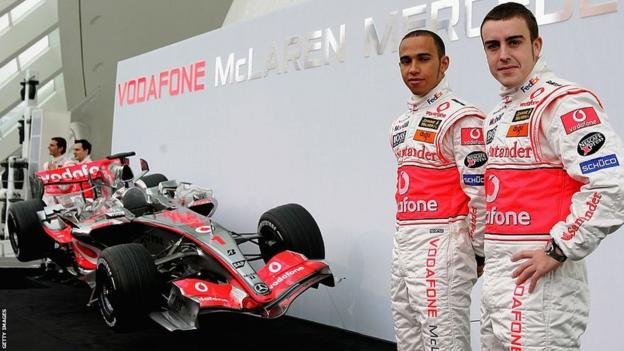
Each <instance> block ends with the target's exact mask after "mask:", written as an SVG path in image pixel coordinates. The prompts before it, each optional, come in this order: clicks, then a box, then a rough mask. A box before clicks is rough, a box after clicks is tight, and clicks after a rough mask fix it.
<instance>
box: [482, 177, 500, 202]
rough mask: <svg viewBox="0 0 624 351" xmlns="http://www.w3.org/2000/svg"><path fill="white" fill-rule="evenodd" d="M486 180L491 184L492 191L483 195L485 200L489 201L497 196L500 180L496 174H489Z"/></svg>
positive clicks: (492, 200)
mask: <svg viewBox="0 0 624 351" xmlns="http://www.w3.org/2000/svg"><path fill="white" fill-rule="evenodd" d="M488 182H489V183H490V184H492V188H491V190H492V192H490V193H488V194H486V195H485V201H487V202H488V203H490V202H494V200H496V198H497V197H498V191H499V190H500V180H498V177H497V176H495V175H493V174H490V176H489V177H488Z"/></svg>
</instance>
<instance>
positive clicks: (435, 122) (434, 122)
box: [418, 117, 442, 129]
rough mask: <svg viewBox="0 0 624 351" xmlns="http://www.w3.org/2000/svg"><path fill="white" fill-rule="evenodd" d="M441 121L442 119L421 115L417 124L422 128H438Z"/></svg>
mask: <svg viewBox="0 0 624 351" xmlns="http://www.w3.org/2000/svg"><path fill="white" fill-rule="evenodd" d="M441 122H442V121H441V120H439V119H433V118H427V117H423V119H421V120H420V123H418V126H419V127H423V128H430V129H438V128H439V127H440V123H441Z"/></svg>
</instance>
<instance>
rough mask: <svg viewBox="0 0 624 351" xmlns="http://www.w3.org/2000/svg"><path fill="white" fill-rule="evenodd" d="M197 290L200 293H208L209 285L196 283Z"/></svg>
mask: <svg viewBox="0 0 624 351" xmlns="http://www.w3.org/2000/svg"><path fill="white" fill-rule="evenodd" d="M195 290H197V291H199V292H206V291H208V285H206V284H204V283H202V282H197V283H195Z"/></svg>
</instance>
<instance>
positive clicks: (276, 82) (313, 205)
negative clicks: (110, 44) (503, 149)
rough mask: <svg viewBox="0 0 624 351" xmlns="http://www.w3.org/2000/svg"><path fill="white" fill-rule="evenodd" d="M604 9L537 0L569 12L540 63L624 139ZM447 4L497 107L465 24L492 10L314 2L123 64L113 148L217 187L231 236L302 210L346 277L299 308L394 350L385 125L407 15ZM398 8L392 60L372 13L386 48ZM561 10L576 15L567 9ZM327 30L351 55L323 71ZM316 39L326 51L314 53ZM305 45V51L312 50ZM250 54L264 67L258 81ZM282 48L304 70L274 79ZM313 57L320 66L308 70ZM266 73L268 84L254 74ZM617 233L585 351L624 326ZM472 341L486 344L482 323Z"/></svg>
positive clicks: (616, 49) (473, 76)
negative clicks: (187, 71) (182, 80)
mask: <svg viewBox="0 0 624 351" xmlns="http://www.w3.org/2000/svg"><path fill="white" fill-rule="evenodd" d="M596 2H597V1H593V0H592V1H581V0H548V1H545V0H531V1H529V2H528V3H529V4H530V8H531V9H534V10H535V8H536V5H538V4H544V3H546V6H545V11H544V12H545V14H546V15H540V16H538V17H539V18H540V19H541V20H549V19H550V20H551V21H553V20H555V21H556V17H553V16H549V15H548V14H551V13H553V12H559V11H560V10H562V9H565V8H566V7H565V6H564V5H570V7H569V9H570V11H571V12H570V18H569V19H568V20H565V21H559V22H557V23H552V24H549V25H545V26H542V28H541V30H542V34H543V36H544V38H545V48H544V54H545V56H546V58H547V61H548V62H549V63H550V65H551V66H552V67H554V68H555V69H556V71H557V72H558V73H559V74H560V75H561V76H563V77H566V78H568V79H571V80H574V81H577V82H579V83H581V84H583V85H586V86H588V87H590V88H592V89H594V90H595V91H596V92H597V94H598V95H599V96H600V97H601V98H602V100H603V102H604V103H605V105H606V106H607V111H608V113H609V114H610V115H611V118H612V123H613V125H614V126H615V128H616V129H617V130H618V131H619V132H620V134H622V135H624V122H623V121H622V120H621V119H618V114H617V113H618V112H619V111H623V110H624V101H623V100H622V99H621V98H620V96H621V93H620V90H619V89H618V88H617V86H618V83H619V81H620V80H621V79H622V77H624V66H622V65H621V64H620V62H619V58H620V57H621V56H622V54H623V49H622V47H621V46H620V45H617V44H616V43H619V41H620V38H622V37H624V26H622V21H623V19H624V18H623V15H622V10H620V9H617V6H618V5H619V4H618V1H602V0H601V2H600V3H601V4H606V5H607V6H609V5H615V6H616V8H615V11H614V12H613V11H612V12H610V13H607V14H603V15H598V16H593V17H583V18H581V12H582V11H581V7H582V6H581V4H584V3H586V4H590V5H591V4H594V3H596ZM444 3H446V4H450V5H453V6H454V10H453V11H452V10H451V9H450V8H446V9H443V10H441V11H440V13H439V19H440V20H442V21H443V20H445V19H449V18H450V19H451V21H450V22H451V24H456V26H455V27H453V29H454V30H455V31H456V33H454V34H456V38H455V37H449V36H448V35H447V31H443V32H441V33H442V34H443V38H445V39H446V41H447V51H448V53H449V55H450V56H451V68H450V71H449V77H450V80H451V82H452V86H453V87H454V88H455V90H456V91H457V92H458V93H459V94H460V95H463V96H464V97H466V98H467V99H468V100H471V101H473V102H475V103H477V104H478V105H480V106H482V108H483V109H484V110H485V111H487V110H489V109H491V108H492V107H493V106H494V105H495V103H496V101H497V99H498V96H497V91H498V86H497V84H496V83H495V81H494V79H493V78H492V77H491V76H490V74H489V73H488V71H487V67H486V63H485V57H484V54H483V50H482V47H481V43H480V40H479V38H478V37H475V36H474V35H473V34H466V33H467V32H468V31H467V30H466V19H467V17H468V16H467V14H468V11H467V9H471V10H472V21H471V22H470V23H471V24H470V25H469V27H471V28H472V27H477V28H478V26H479V25H480V22H481V19H482V18H483V16H484V15H485V13H486V12H487V11H488V10H489V9H490V8H492V7H493V6H494V5H495V4H496V3H497V1H495V0H479V1H459V0H450V1H448V0H438V1H433V0H428V1H407V0H391V1H383V2H381V1H375V2H373V1H367V2H363V1H358V0H343V1H330V0H316V1H308V2H305V3H301V4H298V5H295V6H291V7H288V8H286V9H284V10H282V11H279V12H276V13H272V14H269V15H267V16H264V17H261V18H257V19H254V20H250V21H246V22H241V23H237V24H234V25H231V26H229V27H226V28H222V29H220V30H216V31H213V32H210V33H206V34H203V35H200V36H197V37H195V38H192V39H189V40H186V41H183V42H180V43H177V44H174V45H171V46H169V47H165V48H162V49H159V50H156V51H153V52H150V53H147V54H144V55H141V56H138V57H136V58H132V59H128V60H125V61H122V62H120V64H119V66H118V72H117V82H118V90H117V92H116V95H115V117H114V126H113V150H112V151H113V152H119V151H126V150H135V151H137V153H138V154H139V155H141V156H143V157H145V158H146V159H147V160H148V161H150V166H151V168H152V169H153V170H155V171H162V173H165V174H166V175H168V176H169V177H170V178H177V179H180V180H188V181H194V182H198V183H201V184H206V185H210V186H212V187H213V188H214V189H215V194H216V196H217V198H218V199H219V200H220V209H219V210H218V211H217V216H216V218H217V220H219V221H220V222H221V223H222V224H224V225H226V226H227V227H230V228H231V229H233V230H238V231H247V230H253V229H254V228H255V225H256V221H257V218H258V217H259V215H260V214H261V213H262V212H263V211H264V210H266V209H268V208H270V207H273V206H276V205H279V204H282V203H287V202H298V203H301V204H302V205H304V206H305V207H306V208H308V209H309V210H310V212H311V213H312V214H313V215H314V217H315V218H316V219H317V221H318V223H319V226H320V228H321V230H322V231H323V234H324V238H325V244H326V247H327V259H328V261H329V263H330V265H331V266H332V269H333V270H334V273H335V274H336V276H337V277H338V278H344V280H343V281H342V282H341V283H340V284H339V285H338V286H337V287H335V288H321V289H319V290H318V291H311V292H309V293H306V294H304V295H302V297H300V299H299V300H298V301H297V303H295V306H293V308H292V309H291V312H290V313H291V314H293V315H295V316H299V317H303V318H307V319H311V320H314V321H318V322H321V323H326V324H330V325H334V326H338V327H340V328H345V329H349V330H353V331H356V332H359V333H363V334H367V335H371V336H374V337H379V338H383V339H387V340H393V338H394V336H393V330H392V321H391V314H390V302H389V300H390V298H389V286H390V274H389V272H390V260H391V247H392V234H393V232H394V220H393V218H394V207H395V204H394V200H393V195H394V189H395V168H396V162H395V160H394V158H393V155H392V153H391V151H390V148H389V146H388V141H387V140H388V136H387V131H388V127H389V124H390V123H391V121H393V120H394V119H395V118H396V117H397V116H398V115H399V114H400V113H402V112H403V111H404V110H405V108H406V104H405V101H406V100H407V98H408V97H409V93H408V91H407V89H406V88H405V87H404V86H403V83H402V82H401V79H400V74H399V69H398V58H397V53H396V47H397V45H398V40H392V38H394V39H399V38H400V37H401V36H402V34H404V33H405V32H407V31H408V29H409V28H407V26H406V25H405V23H406V21H405V18H404V17H402V16H401V14H405V15H406V16H407V15H409V14H412V16H409V18H407V19H408V20H409V21H407V22H409V23H413V24H415V25H416V26H421V25H422V24H421V23H420V21H422V23H423V24H424V23H426V24H427V25H432V18H433V17H436V16H435V15H434V16H432V14H431V10H432V8H435V7H436V4H437V5H439V4H444ZM466 3H468V4H469V5H466ZM583 9H585V7H583ZM603 9H604V8H603ZM608 9H609V7H607V10H608ZM393 11H399V12H398V16H399V17H396V18H398V21H397V22H396V23H397V26H396V27H395V29H396V32H395V35H394V37H391V39H390V40H389V41H388V44H387V45H388V46H387V48H386V50H385V51H383V50H381V52H380V54H377V53H376V51H375V50H374V49H372V50H368V51H367V48H369V49H371V47H370V46H369V45H367V44H369V43H370V40H369V41H367V40H366V35H365V34H366V32H365V23H366V19H367V18H372V21H373V22H374V24H375V26H376V31H377V32H378V33H379V34H378V35H379V38H380V39H381V38H382V37H383V33H384V30H385V29H386V28H388V27H387V25H388V24H389V23H391V22H392V20H391V18H392V16H391V15H390V14H391V13H393ZM583 11H585V10H583ZM583 13H584V12H583ZM562 14H563V15H564V16H563V18H566V17H567V13H566V12H565V11H563V12H561V13H560V17H561V15H562ZM455 15H457V16H456V17H455ZM341 25H343V28H344V40H343V41H341V40H340V34H339V33H340V27H341ZM328 28H329V30H330V31H331V33H332V34H333V37H334V38H335V41H336V43H337V45H335V46H338V47H340V48H341V49H340V50H336V51H338V52H339V53H340V55H337V54H336V53H335V52H334V50H331V49H330V50H329V55H328V60H327V61H325V54H324V49H325V48H326V47H327V45H324V42H325V41H324V39H326V38H328V36H327V33H328V32H327V29H328ZM316 31H321V32H320V34H319V33H317V32H316ZM476 33H477V35H478V30H477V32H476ZM452 34H453V33H452ZM317 35H318V36H317ZM293 38H294V39H293ZM314 38H318V39H314ZM288 43H290V44H293V45H288ZM301 43H303V44H306V43H307V45H303V46H301ZM319 43H320V44H319ZM341 43H342V45H341ZM315 45H320V49H319V50H314V49H315V48H316V47H317V46H315ZM285 47H287V49H285ZM305 47H307V48H308V49H310V51H309V52H308V53H307V54H306V49H305ZM250 48H252V49H253V67H252V68H251V69H250V70H249V71H248V68H249V57H248V55H249V49H250ZM284 51H287V52H290V54H286V55H285V54H284ZM272 52H273V53H276V57H277V61H278V62H279V64H280V65H281V64H283V63H284V61H285V60H284V56H290V57H296V54H297V53H300V54H301V57H300V58H299V59H297V62H299V64H300V65H301V69H300V70H297V69H295V68H294V65H293V62H290V63H289V64H288V65H287V71H285V70H284V69H283V67H282V68H279V69H273V70H268V74H266V76H265V74H264V72H265V68H266V67H267V66H268V67H269V68H270V67H271V62H274V61H272V59H274V57H273V56H272V55H271V53H272ZM367 52H368V55H369V56H367ZM230 53H233V54H234V57H233V61H232V64H233V65H235V64H236V63H238V67H239V71H238V73H239V77H238V78H239V79H238V81H239V82H236V78H235V77H234V78H233V80H234V82H232V83H227V84H219V83H218V84H217V86H215V66H216V59H217V57H219V58H220V60H221V62H222V63H224V64H225V62H226V61H227V59H228V55H230ZM339 57H341V59H339ZM197 62H204V64H205V76H203V77H200V78H199V79H198V80H197V82H198V83H199V84H203V85H204V87H203V89H198V90H197V91H194V92H188V91H187V92H185V93H184V94H178V95H175V96H171V95H170V94H167V93H165V94H163V96H162V97H161V98H160V99H153V98H151V99H150V100H149V101H147V102H141V103H134V104H130V105H129V104H128V102H127V101H125V103H124V104H123V105H120V98H119V97H120V95H119V93H120V92H121V89H119V88H120V87H123V86H124V85H123V83H124V82H128V81H131V80H133V79H137V78H139V77H141V76H145V77H146V79H147V80H146V81H147V82H149V78H150V76H151V75H155V78H156V80H158V77H159V73H160V72H161V71H169V70H170V69H171V68H173V67H179V66H189V65H191V64H192V63H197ZM306 62H307V66H308V67H310V68H303V67H304V66H306ZM317 63H320V65H318V66H317ZM200 70H201V68H200ZM278 70H279V71H280V73H278V72H277V71H278ZM249 73H250V74H249ZM257 73H260V76H261V78H257V79H251V80H248V79H247V78H248V76H247V75H248V74H249V75H250V76H251V77H255V76H256V74H257ZM119 84H121V85H119ZM166 90H167V89H165V90H163V91H166ZM620 234H622V231H620V232H618V233H616V234H614V235H612V236H611V237H610V238H608V239H607V242H606V245H602V246H601V247H600V248H599V249H598V250H597V252H595V253H594V254H593V255H592V257H590V258H589V271H590V279H591V289H592V293H593V296H592V314H591V320H590V325H589V329H588V331H587V334H586V336H585V338H584V348H585V349H588V350H592V349H599V346H598V345H600V348H601V349H617V346H616V345H618V344H616V341H615V340H616V337H615V335H617V333H618V332H619V330H620V328H619V323H618V321H619V319H618V317H619V316H620V315H621V314H622V313H623V312H624V304H623V303H622V302H621V301H620V299H619V296H622V295H624V282H623V281H621V280H618V279H614V277H621V276H623V274H624V256H622V255H619V253H620V252H621V250H622V248H623V247H624V238H622V236H621V235H620ZM473 296H474V300H475V302H474V303H473V316H472V317H473V318H472V319H475V320H477V319H478V318H479V315H478V296H479V292H478V289H476V290H475V292H474V294H473ZM473 332H474V335H473V345H475V346H474V348H475V349H478V346H476V345H478V341H477V339H478V323H477V322H475V323H474V324H473Z"/></svg>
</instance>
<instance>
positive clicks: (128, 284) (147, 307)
mask: <svg viewBox="0 0 624 351" xmlns="http://www.w3.org/2000/svg"><path fill="white" fill-rule="evenodd" d="M95 288H96V297H97V303H98V309H99V310H100V314H101V315H102V318H103V319H104V321H105V322H106V324H108V326H109V327H111V328H113V329H114V330H116V331H129V330H132V329H136V327H137V326H138V325H140V322H141V321H142V320H143V319H145V317H146V316H147V314H148V313H149V312H151V311H154V310H156V309H157V308H158V299H159V296H160V279H159V276H158V271H157V270H156V265H155V264H154V259H153V258H152V256H151V254H150V253H149V251H147V249H146V248H145V247H144V246H142V245H140V244H122V245H116V246H111V247H109V248H106V249H104V251H102V254H101V255H100V257H99V258H98V262H97V271H96V287H95Z"/></svg>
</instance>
